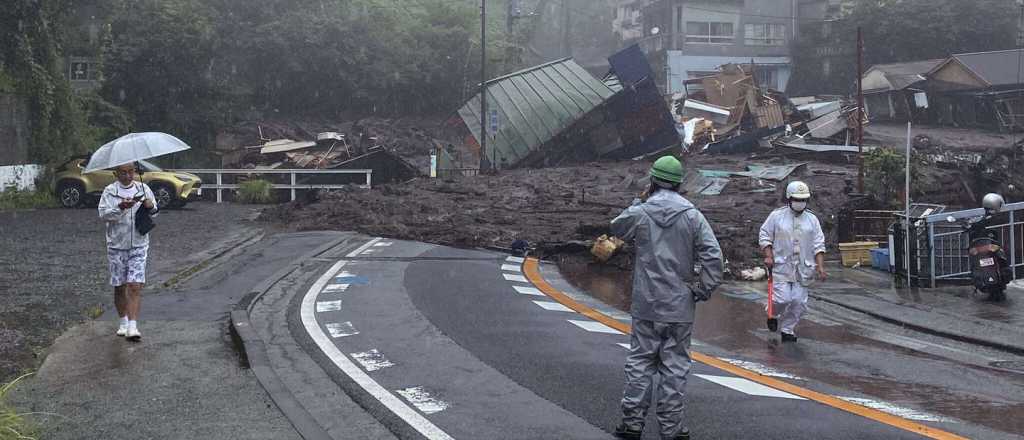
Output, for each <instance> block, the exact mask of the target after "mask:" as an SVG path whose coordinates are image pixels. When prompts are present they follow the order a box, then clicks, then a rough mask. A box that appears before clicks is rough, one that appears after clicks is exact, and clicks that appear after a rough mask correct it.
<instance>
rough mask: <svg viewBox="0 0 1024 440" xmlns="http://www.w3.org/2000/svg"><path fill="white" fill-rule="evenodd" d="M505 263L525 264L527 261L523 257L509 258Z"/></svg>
mask: <svg viewBox="0 0 1024 440" xmlns="http://www.w3.org/2000/svg"><path fill="white" fill-rule="evenodd" d="M505 261H508V262H512V263H519V264H523V262H525V261H526V259H525V258H523V257H508V258H506V259H505Z"/></svg>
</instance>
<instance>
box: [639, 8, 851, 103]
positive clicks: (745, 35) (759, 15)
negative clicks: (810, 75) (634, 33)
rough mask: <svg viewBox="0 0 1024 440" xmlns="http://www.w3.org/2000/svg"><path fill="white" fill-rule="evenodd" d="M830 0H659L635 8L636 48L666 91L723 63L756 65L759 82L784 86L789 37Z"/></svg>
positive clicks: (789, 67) (788, 70)
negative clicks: (639, 28) (638, 29)
mask: <svg viewBox="0 0 1024 440" xmlns="http://www.w3.org/2000/svg"><path fill="white" fill-rule="evenodd" d="M832 3H835V0H660V1H654V2H650V3H649V4H647V5H646V6H645V7H644V8H643V9H642V11H641V17H642V26H643V28H642V32H643V35H644V36H643V37H641V38H640V39H639V42H640V45H641V48H642V49H643V50H644V51H645V52H646V53H647V54H648V56H649V57H650V58H651V59H652V60H654V62H655V63H656V64H658V66H656V70H657V71H659V72H660V74H661V75H663V76H662V77H661V78H660V79H659V84H661V85H662V87H663V88H664V89H665V91H666V93H667V94H671V93H676V92H682V91H684V88H683V82H684V81H685V80H687V79H693V78H699V77H701V76H707V75H708V74H711V73H714V72H716V71H717V70H718V67H719V66H721V65H724V64H730V63H734V64H750V63H753V64H754V65H755V66H756V69H755V70H754V71H755V75H756V78H757V81H758V83H759V84H760V85H762V86H764V87H769V88H772V89H776V90H780V91H785V90H786V88H787V87H788V85H789V78H790V75H791V74H792V63H793V62H792V53H791V51H792V49H791V47H792V44H791V43H792V41H793V39H794V36H795V35H799V29H800V26H801V25H802V24H803V23H806V22H808V21H818V22H820V21H822V20H824V19H825V17H826V16H827V14H828V13H829V8H830V7H831V5H832Z"/></svg>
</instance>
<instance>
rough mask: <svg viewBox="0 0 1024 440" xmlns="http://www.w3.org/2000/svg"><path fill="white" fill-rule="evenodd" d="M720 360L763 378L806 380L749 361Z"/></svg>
mask: <svg viewBox="0 0 1024 440" xmlns="http://www.w3.org/2000/svg"><path fill="white" fill-rule="evenodd" d="M719 359H721V360H723V361H726V362H728V363H730V364H733V365H735V366H737V367H740V368H743V369H745V370H750V371H753V372H755V373H757V374H760V375H762V376H771V377H781V378H785V379H796V380H804V378H802V377H799V376H794V375H792V374H789V373H783V372H781V371H779V370H776V369H774V368H772V367H768V366H765V365H761V364H759V363H757V362H749V361H744V360H740V359H729V358H719Z"/></svg>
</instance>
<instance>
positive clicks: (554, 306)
mask: <svg viewBox="0 0 1024 440" xmlns="http://www.w3.org/2000/svg"><path fill="white" fill-rule="evenodd" d="M533 303H534V304H536V305H538V306H541V308H543V309H544V310H549V311H552V312H569V313H574V312H575V310H573V309H570V308H568V307H566V306H563V305H562V304H559V303H556V302H551V301H534V302H533Z"/></svg>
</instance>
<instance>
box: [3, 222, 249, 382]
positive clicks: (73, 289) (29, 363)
mask: <svg viewBox="0 0 1024 440" xmlns="http://www.w3.org/2000/svg"><path fill="white" fill-rule="evenodd" d="M253 216H254V211H253V207H251V206H246V205H235V204H223V205H217V204H214V203H193V204H190V205H188V206H187V207H186V208H185V209H180V210H165V211H163V212H161V213H160V214H159V215H158V216H157V217H156V219H155V221H156V223H157V227H156V228H155V229H154V230H153V232H152V234H153V238H152V245H151V246H152V247H151V249H150V253H149V267H148V273H147V286H146V290H145V291H144V295H154V294H159V291H160V289H161V285H162V284H163V283H164V282H166V281H168V280H170V279H172V278H173V277H174V275H175V274H177V273H179V272H181V271H184V270H186V269H188V268H190V267H193V266H195V265H197V264H199V263H200V262H201V261H202V260H203V259H204V258H208V255H207V254H206V253H205V252H204V251H207V250H210V249H212V248H216V247H217V246H218V245H219V244H225V243H230V241H231V240H234V239H238V238H240V235H241V234H245V233H253V232H255V230H256V229H255V228H257V227H258V225H256V224H254V222H252V221H251V220H249V219H251V218H252V217H253ZM103 231H104V229H103V222H101V221H100V220H99V218H98V217H97V214H96V210H95V209H94V208H83V209H43V210H34V211H5V212H0V267H2V268H3V270H0V383H2V382H5V381H7V380H9V379H11V378H13V377H14V376H15V375H16V374H18V373H19V372H23V371H26V370H30V369H33V368H35V367H36V366H38V364H39V362H40V361H41V357H42V356H43V354H44V351H45V349H46V348H47V347H48V346H49V345H50V344H51V343H52V342H53V340H54V339H55V338H56V337H57V336H59V335H60V334H61V333H62V332H63V331H64V330H66V329H67V328H70V327H71V326H73V325H75V324H77V323H79V322H82V321H84V320H88V319H92V318H95V317H97V315H98V314H101V313H102V312H103V310H104V309H105V308H107V305H109V304H110V303H111V301H112V296H113V295H112V293H111V292H112V291H111V288H110V285H109V284H108V281H109V275H108V270H107V258H106V251H105V246H106V245H105V238H104V232H103ZM143 318H145V317H144V316H143Z"/></svg>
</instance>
